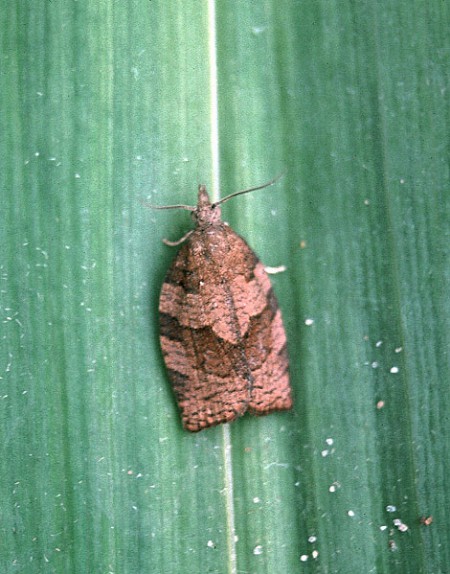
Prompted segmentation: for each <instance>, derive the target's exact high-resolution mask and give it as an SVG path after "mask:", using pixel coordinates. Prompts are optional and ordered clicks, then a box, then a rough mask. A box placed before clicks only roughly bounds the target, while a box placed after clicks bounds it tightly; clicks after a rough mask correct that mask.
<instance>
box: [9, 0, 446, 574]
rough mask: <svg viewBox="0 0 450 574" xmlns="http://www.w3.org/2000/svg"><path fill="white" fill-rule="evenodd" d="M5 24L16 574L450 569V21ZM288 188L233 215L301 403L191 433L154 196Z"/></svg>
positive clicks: (287, 7) (179, 12) (276, 7)
mask: <svg viewBox="0 0 450 574" xmlns="http://www.w3.org/2000/svg"><path fill="white" fill-rule="evenodd" d="M0 5H1V10H0V18H1V27H0V35H1V54H0V55H1V69H0V79H1V86H0V90H1V92H0V106H1V107H0V130H1V137H0V147H1V149H0V157H1V170H0V182H1V184H0V185H1V189H0V208H1V214H2V225H1V243H0V244H1V260H0V267H1V276H0V279H1V291H0V295H1V317H2V323H1V331H0V334H1V351H0V352H1V362H0V429H1V437H2V440H1V444H2V449H1V453H0V461H1V463H0V500H1V504H0V507H1V520H0V570H1V572H2V573H5V574H9V573H17V572H20V573H22V572H24V573H27V574H30V573H31V574H34V573H46V572H49V573H50V572H55V573H67V572H69V573H79V572H92V573H105V574H109V573H114V574H122V573H130V574H135V573H147V572H151V573H153V572H155V573H163V574H165V573H191V572H199V573H200V572H201V573H211V574H212V573H217V574H222V573H224V574H225V573H227V574H228V573H230V574H237V573H239V574H259V573H289V574H291V573H303V572H314V573H321V574H325V573H342V574H353V573H355V574H361V573H372V572H374V573H375V572H376V573H387V572H389V573H395V574H399V573H400V574H401V573H411V574H421V573H430V574H439V573H447V572H448V571H449V564H450V544H449V538H450V537H449V525H448V516H449V512H450V503H449V495H448V492H449V490H450V484H449V476H450V452H449V450H450V449H449V440H450V436H449V429H450V424H449V423H450V420H449V419H450V410H449V409H450V394H449V390H448V389H449V381H450V369H449V361H450V356H449V351H450V345H449V343H450V336H449V328H448V325H449V319H450V317H449V315H450V306H449V283H450V266H449V257H448V255H449V242H450V219H449V215H450V214H449V208H450V195H449V194H450V189H449V144H450V137H449V132H450V125H449V110H450V107H449V103H450V102H449V96H448V93H449V89H450V86H449V65H450V35H449V33H448V31H449V25H450V5H449V4H448V2H446V1H443V0H429V1H427V2H424V1H422V0H396V1H392V0H381V1H379V2H373V0H371V1H365V0H361V1H358V2H354V1H350V0H340V1H338V0H309V1H307V0H302V1H296V0H271V1H269V0H258V1H256V0H248V1H247V0H246V1H243V0H242V1H238V2H230V1H223V2H218V3H217V6H216V14H215V18H214V19H213V18H212V17H211V9H212V1H211V2H207V1H206V0H197V1H195V2H194V0H183V1H173V2H172V1H170V2H169V1H167V0H166V1H164V0H130V1H125V0H123V1H106V0H97V1H95V2H94V1H91V2H89V1H87V0H84V1H78V2H77V1H75V0H73V1H70V0H42V1H39V2H28V1H25V0H17V1H13V2H12V1H10V2H9V1H7V0H3V1H2V2H0ZM214 37H215V38H216V42H215V43H214ZM213 53H215V54H216V56H217V73H218V92H217V98H216V97H215V94H214V91H213V90H212V89H211V78H212V77H213V75H212V66H211V62H212V61H213V59H212V54H213ZM214 105H217V106H218V124H216V123H215V116H214V113H213V110H214ZM217 125H218V149H219V155H218V158H219V163H218V164H217V162H216V161H215V158H216V155H215V150H217V139H215V137H214V133H215V132H214V128H215V127H217ZM285 169H286V170H287V173H286V175H285V177H284V178H283V179H282V180H280V181H279V182H278V183H277V184H276V186H273V187H271V188H268V189H266V190H263V191H258V192H256V193H254V194H249V195H246V196H243V197H240V198H236V199H235V200H233V201H231V202H229V203H227V204H226V206H224V208H223V212H224V217H225V219H226V220H227V221H229V222H230V224H232V226H233V227H234V229H235V230H236V231H237V232H239V233H240V234H242V235H243V236H245V238H246V239H247V241H248V242H249V244H250V245H251V246H252V247H253V248H254V249H255V251H256V252H257V253H258V255H259V256H260V257H261V259H262V261H263V262H264V263H265V264H266V265H271V266H277V265H286V267H287V271H286V272H285V273H282V274H279V275H276V276H274V277H273V284H274V288H275V291H276V293H277V295H278V299H279V302H280V306H281V309H282V311H283V314H284V318H285V324H286V330H287V335H288V340H289V348H290V355H291V372H292V385H293V388H294V396H295V408H294V410H293V412H292V413H280V414H275V415H271V416H270V417H264V418H261V419H257V418H252V417H249V416H246V417H244V418H243V419H241V420H239V421H237V422H235V423H233V424H232V425H231V426H226V427H218V428H214V429H210V430H208V431H204V432H202V433H200V434H198V435H192V434H188V433H186V432H184V431H183V430H182V429H181V426H180V421H179V417H178V413H177V408H176V405H175V401H174V397H173V394H172V391H171V389H170V384H169V381H168V378H167V375H166V372H165V369H164V365H163V362H162V357H161V353H160V350H159V344H158V327H157V307H158V294H159V289H160V286H161V283H162V281H163V278H164V273H165V271H166V269H167V267H168V266H169V264H170V261H171V259H172V258H173V256H174V253H175V250H174V249H173V248H168V247H166V246H164V245H163V244H162V243H161V239H162V238H163V237H168V238H170V239H177V238H179V237H180V236H181V235H183V234H184V233H185V232H186V231H187V230H188V229H189V228H190V226H191V222H190V219H189V216H188V215H187V214H186V213H182V212H176V211H165V212H157V211H152V210H149V209H147V208H146V207H145V206H144V205H143V203H155V204H159V205H164V204H170V203H187V204H193V203H195V199H196V189H197V185H198V183H200V182H202V183H206V184H207V185H208V186H209V188H212V189H213V191H214V192H215V194H216V196H218V193H219V190H218V189H217V188H216V189H214V182H215V181H216V180H217V179H219V181H220V193H221V195H225V194H227V193H231V192H233V191H237V190H239V189H243V188H246V187H250V186H253V185H258V184H261V183H263V182H264V181H267V180H269V179H271V178H273V177H274V176H276V175H277V174H279V173H280V172H282V171H283V170H285ZM430 515H431V516H432V517H433V522H432V524H431V525H430V526H428V527H427V526H424V525H421V524H420V517H421V516H425V517H427V516H430ZM396 519H398V520H400V521H401V524H400V526H401V525H402V524H403V525H406V526H407V527H408V529H407V530H406V531H405V532H402V531H401V529H402V528H403V529H405V528H406V526H405V527H402V526H401V528H399V527H398V525H397V526H396V525H395V524H394V520H396Z"/></svg>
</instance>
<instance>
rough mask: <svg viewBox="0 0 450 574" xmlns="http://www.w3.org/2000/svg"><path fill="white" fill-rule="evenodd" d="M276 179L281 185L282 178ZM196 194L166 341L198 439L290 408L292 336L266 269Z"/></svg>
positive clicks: (186, 421)
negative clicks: (204, 432)
mask: <svg viewBox="0 0 450 574" xmlns="http://www.w3.org/2000/svg"><path fill="white" fill-rule="evenodd" d="M277 179H278V178H277ZM275 181H276V180H273V181H271V182H269V183H267V184H265V185H263V186H259V187H255V188H252V189H247V190H244V191H240V192H237V193H234V194H232V195H229V196H227V197H225V198H224V199H222V200H220V201H217V202H215V203H211V202H210V199H209V196H208V193H207V191H206V187H205V186H204V185H200V186H199V188H198V202H197V206H196V207H191V206H186V205H173V206H163V207H160V208H159V209H175V208H180V209H187V210H189V211H191V212H192V216H193V219H194V221H195V223H196V227H195V229H193V230H191V231H189V232H188V233H187V234H186V235H185V236H184V237H182V238H181V239H180V240H179V241H177V242H173V243H172V242H169V241H165V243H166V244H168V245H178V244H180V243H182V244H183V245H182V246H181V248H180V250H179V252H178V254H177V256H176V257H175V259H174V261H173V263H172V265H171V266H170V268H169V270H168V272H167V275H166V278H165V280H164V283H163V286H162V289H161V296H160V301H159V320H160V339H161V348H162V352H163V356H164V361H165V363H166V367H167V370H168V373H169V377H170V379H171V382H172V385H173V388H174V391H175V395H176V399H177V402H178V406H179V408H180V411H181V417H182V422H183V426H184V428H185V429H186V430H188V431H191V432H197V431H200V430H203V429H205V428H208V427H211V426H215V425H218V424H221V423H227V422H230V421H232V420H234V419H235V418H237V417H239V416H241V415H243V414H244V413H245V412H247V411H248V412H249V413H252V414H254V415H267V414H269V413H271V412H273V411H282V410H287V409H290V408H291V407H292V398H291V388H290V385H289V373H288V355H287V347H286V335H285V332H284V328H283V323H282V319H281V312H280V310H279V308H278V304H277V300H276V298H275V295H274V293H273V290H272V286H271V284H270V280H269V277H268V276H267V273H266V271H265V270H264V267H263V265H262V264H261V262H260V261H259V260H258V258H257V257H256V255H255V254H254V253H253V251H252V250H251V249H250V247H249V246H248V245H247V243H246V242H245V241H244V240H243V239H242V237H240V236H239V235H237V233H235V232H234V231H233V230H232V229H231V228H230V227H229V226H228V225H227V224H226V223H225V222H223V221H222V220H221V209H220V207H219V204H221V203H223V202H224V201H227V200H228V199H230V198H231V197H235V196H236V195H239V194H242V193H247V192H249V191H254V190H256V189H261V188H263V187H266V186H267V185H272V184H273V183H274V182H275Z"/></svg>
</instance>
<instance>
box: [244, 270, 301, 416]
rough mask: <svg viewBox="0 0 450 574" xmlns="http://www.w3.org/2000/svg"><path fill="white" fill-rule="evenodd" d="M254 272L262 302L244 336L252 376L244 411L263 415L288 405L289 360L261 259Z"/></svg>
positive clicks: (282, 329)
mask: <svg viewBox="0 0 450 574" xmlns="http://www.w3.org/2000/svg"><path fill="white" fill-rule="evenodd" d="M254 275H255V281H256V283H257V284H258V286H259V288H260V289H261V291H262V292H263V293H264V294H265V301H266V304H265V307H264V309H263V310H262V311H261V312H260V313H259V314H258V315H255V316H253V317H251V319H250V324H249V327H248V331H247V333H246V335H245V338H244V341H245V354H246V357H247V360H248V363H249V365H250V370H251V373H252V377H253V386H252V391H251V397H250V402H249V406H248V411H249V412H250V413H252V414H255V415H267V414H269V413H271V412H274V411H283V410H289V409H290V408H292V395H291V386H290V383H289V359H288V352H287V341H286V334H285V331H284V326H283V321H282V317H281V311H280V309H279V307H278V302H277V300H276V297H275V294H274V292H273V290H272V286H271V284H270V280H269V277H268V276H267V273H266V271H265V270H264V267H263V265H262V264H261V262H258V263H257V265H256V266H255V270H254Z"/></svg>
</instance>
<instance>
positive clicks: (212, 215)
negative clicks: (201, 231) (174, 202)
mask: <svg viewBox="0 0 450 574" xmlns="http://www.w3.org/2000/svg"><path fill="white" fill-rule="evenodd" d="M192 217H193V218H194V220H195V222H196V223H197V225H199V226H200V227H205V226H207V225H212V224H214V223H218V222H219V221H220V217H221V209H220V207H219V206H218V205H217V203H211V201H210V199H209V195H208V192H207V191H206V186H205V185H203V184H201V185H199V186H198V200H197V207H196V209H195V210H194V211H193V212H192Z"/></svg>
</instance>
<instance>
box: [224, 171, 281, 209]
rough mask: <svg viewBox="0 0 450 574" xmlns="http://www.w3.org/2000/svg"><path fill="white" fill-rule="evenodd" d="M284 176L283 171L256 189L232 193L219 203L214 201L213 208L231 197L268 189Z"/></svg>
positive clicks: (251, 188)
mask: <svg viewBox="0 0 450 574" xmlns="http://www.w3.org/2000/svg"><path fill="white" fill-rule="evenodd" d="M285 174H286V171H283V172H282V173H280V174H279V175H277V177H274V178H273V179H271V180H270V181H268V182H266V183H263V184H262V185H257V186H256V187H250V188H249V189H243V190H242V191H235V192H234V193H231V194H230V195H227V196H226V197H224V198H223V199H219V201H215V202H214V203H213V206H216V205H220V204H221V203H225V201H228V200H229V199H231V198H232V197H236V196H238V195H243V194H244V193H250V192H251V191H257V190H258V189H264V188H265V187H270V186H271V185H273V184H274V183H276V182H277V181H278V180H279V179H281V178H282V177H283V176H284V175H285Z"/></svg>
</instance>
